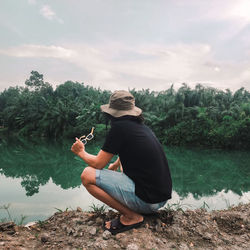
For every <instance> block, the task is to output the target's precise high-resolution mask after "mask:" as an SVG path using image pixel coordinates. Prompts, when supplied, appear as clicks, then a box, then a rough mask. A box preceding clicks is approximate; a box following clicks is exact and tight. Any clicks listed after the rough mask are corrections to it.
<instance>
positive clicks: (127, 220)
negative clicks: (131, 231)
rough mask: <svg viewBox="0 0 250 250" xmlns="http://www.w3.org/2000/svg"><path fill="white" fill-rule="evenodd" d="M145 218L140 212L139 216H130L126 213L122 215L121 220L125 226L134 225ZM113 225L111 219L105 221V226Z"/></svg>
mask: <svg viewBox="0 0 250 250" xmlns="http://www.w3.org/2000/svg"><path fill="white" fill-rule="evenodd" d="M143 220H144V218H143V216H141V215H140V214H138V216H134V217H133V218H128V217H126V216H124V215H121V216H120V222H121V223H122V224H123V225H125V226H129V225H133V224H136V223H139V222H143ZM110 226H111V221H107V222H106V223H105V227H106V228H108V229H110Z"/></svg>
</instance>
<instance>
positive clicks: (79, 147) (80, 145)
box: [71, 137, 85, 155]
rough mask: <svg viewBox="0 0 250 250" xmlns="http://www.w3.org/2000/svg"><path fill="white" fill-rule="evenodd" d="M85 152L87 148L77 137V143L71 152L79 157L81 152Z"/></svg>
mask: <svg viewBox="0 0 250 250" xmlns="http://www.w3.org/2000/svg"><path fill="white" fill-rule="evenodd" d="M84 150H85V146H84V144H83V143H82V141H80V140H79V139H78V138H77V137H76V141H75V143H74V144H73V145H72V147H71V151H72V152H73V153H74V154H76V155H79V153H80V152H82V151H84Z"/></svg>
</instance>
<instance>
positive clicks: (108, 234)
mask: <svg viewBox="0 0 250 250" xmlns="http://www.w3.org/2000/svg"><path fill="white" fill-rule="evenodd" d="M111 235H112V234H111V233H110V232H109V231H108V230H105V231H104V232H103V234H102V238H103V239H104V240H108V239H110V238H111Z"/></svg>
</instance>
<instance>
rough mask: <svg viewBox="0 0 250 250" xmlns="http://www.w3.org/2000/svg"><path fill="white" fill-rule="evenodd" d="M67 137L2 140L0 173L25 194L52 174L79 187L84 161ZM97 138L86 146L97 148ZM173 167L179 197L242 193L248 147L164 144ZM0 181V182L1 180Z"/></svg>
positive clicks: (65, 185)
mask: <svg viewBox="0 0 250 250" xmlns="http://www.w3.org/2000/svg"><path fill="white" fill-rule="evenodd" d="M70 146H71V141H66V140H64V141H58V142H55V141H46V140H29V141H27V140H24V139H23V140H22V139H18V140H17V139H12V140H8V141H1V145H0V163H1V165H0V174H2V175H4V176H5V177H12V178H20V179H21V186H22V187H23V188H24V189H25V191H26V196H33V195H34V194H36V193H38V192H39V188H40V187H41V186H44V185H45V184H47V183H48V182H49V180H50V179H51V180H52V182H53V183H54V184H56V185H57V186H60V187H61V188H62V189H69V188H75V187H79V186H80V185H81V180H80V174H81V172H82V170H83V168H84V167H85V166H86V165H85V164H84V163H83V161H81V160H80V159H79V158H78V157H76V156H74V155H73V154H72V153H71V151H70ZM100 146H101V143H95V142H93V143H92V142H91V143H89V144H88V145H87V150H88V152H90V153H97V152H98V150H99V149H100ZM165 150H166V153H167V157H168V160H169V165H170V168H171V173H172V178H173V187H174V190H175V192H177V193H178V195H179V196H180V197H181V198H185V197H187V196H188V195H189V194H190V193H191V194H192V195H193V197H194V198H196V199H198V198H199V197H202V196H207V195H213V194H216V193H218V192H221V191H222V190H223V191H224V192H227V191H229V190H231V191H232V192H234V193H236V194H238V195H241V194H242V192H247V191H249V190H250V182H249V176H250V167H249V162H250V155H249V153H248V152H240V151H230V152H228V151H222V150H204V149H187V148H175V147H171V148H165ZM0 186H1V184H0Z"/></svg>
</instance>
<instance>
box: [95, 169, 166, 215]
mask: <svg viewBox="0 0 250 250" xmlns="http://www.w3.org/2000/svg"><path fill="white" fill-rule="evenodd" d="M96 185H97V186H98V187H100V188H101V189H102V190H104V191H105V192H106V193H108V194H109V195H110V196H112V197H113V198H115V199H116V200H117V201H119V202H120V203H122V204H123V205H125V206H126V207H128V208H130V209H131V210H133V211H135V212H137V213H142V214H151V213H155V212H156V211H157V210H158V209H159V208H161V207H163V206H164V205H165V204H166V202H167V201H163V202H160V203H154V204H151V203H146V202H144V201H143V200H141V199H140V198H139V197H138V196H136V194H135V184H134V182H133V181H132V180H131V179H130V178H129V177H128V176H127V175H126V174H124V173H122V172H117V171H112V170H108V169H102V170H99V169H97V170H96Z"/></svg>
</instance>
